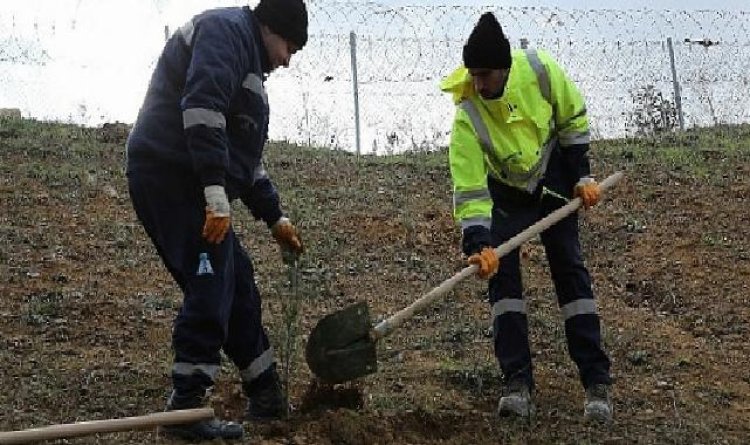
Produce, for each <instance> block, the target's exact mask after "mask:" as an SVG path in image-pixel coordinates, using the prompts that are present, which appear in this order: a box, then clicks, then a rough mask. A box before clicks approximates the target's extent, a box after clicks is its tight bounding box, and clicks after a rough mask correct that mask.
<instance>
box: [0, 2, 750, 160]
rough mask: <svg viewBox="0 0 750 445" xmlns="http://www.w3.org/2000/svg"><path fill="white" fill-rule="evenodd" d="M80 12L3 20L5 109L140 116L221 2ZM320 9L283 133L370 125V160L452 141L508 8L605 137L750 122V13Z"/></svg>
mask: <svg viewBox="0 0 750 445" xmlns="http://www.w3.org/2000/svg"><path fill="white" fill-rule="evenodd" d="M49 3H52V2H49ZM55 3H56V4H58V5H59V4H66V1H65V0H59V1H58V2H55ZM123 3H125V4H124V5H123ZM67 4H68V7H67V8H63V7H61V10H64V11H65V14H58V15H56V16H53V17H47V18H44V17H42V16H41V15H40V14H41V12H40V11H37V10H34V11H32V12H19V11H16V12H12V11H11V13H6V12H4V13H3V14H2V15H1V16H0V83H2V84H3V85H4V87H3V88H2V89H0V106H2V107H18V108H21V110H22V112H23V113H24V114H26V115H32V116H37V117H41V118H47V119H58V120H70V121H73V122H78V123H82V124H89V125H96V124H99V123H102V122H104V121H114V120H119V121H124V122H132V120H133V119H134V117H135V113H136V112H137V109H138V106H139V104H140V101H141V99H142V96H143V92H144V91H145V88H146V83H147V81H148V77H149V75H150V70H151V69H152V67H153V64H154V61H155V59H156V57H157V56H158V52H159V50H160V47H161V45H162V44H163V41H164V38H165V34H168V33H169V32H170V30H173V29H176V28H177V27H178V26H179V25H180V24H181V23H182V22H184V21H185V20H187V19H188V18H189V17H190V15H192V14H194V13H196V12H199V11H200V10H202V9H205V8H208V7H213V6H216V2H207V1H205V0H193V1H190V2H174V1H167V0H133V1H131V2H121V1H117V0H103V1H94V0H89V1H87V0H69V1H67ZM223 4H226V5H240V4H245V2H244V1H243V0H235V1H227V2H223ZM112 8H120V9H115V10H113V9H112ZM308 9H309V11H310V16H311V24H310V34H311V37H310V40H309V43H308V45H307V47H305V48H304V50H303V51H302V52H301V53H300V54H299V55H297V56H295V57H294V58H293V60H292V66H291V67H290V68H289V69H283V70H280V71H279V72H278V73H274V74H273V75H272V76H271V77H270V79H269V81H268V89H269V94H270V97H271V106H272V119H271V137H272V138H273V139H284V140H290V141H295V142H301V143H309V144H313V145H320V146H329V147H332V148H343V149H347V150H354V149H355V147H356V141H357V128H359V136H360V137H359V140H360V141H361V146H360V149H361V151H362V152H364V153H369V152H379V153H388V152H395V151H403V150H414V149H416V150H421V149H431V148H434V147H436V146H441V145H445V144H446V143H447V136H448V133H449V130H450V125H451V120H452V116H453V106H452V104H451V102H450V100H449V99H448V97H446V96H445V95H443V94H441V93H440V91H439V89H438V83H439V81H440V79H441V78H442V77H443V76H445V75H447V74H448V73H450V72H451V71H452V70H453V69H454V68H455V67H457V66H458V65H459V64H460V63H461V48H462V46H463V44H464V42H465V40H466V38H467V36H468V35H469V33H470V32H471V29H472V27H473V26H474V24H475V23H476V21H477V19H478V17H479V16H480V15H481V14H482V13H483V12H485V11H493V12H494V13H495V14H496V15H497V17H498V19H499V20H500V22H501V23H502V25H503V27H504V30H505V32H506V34H507V35H508V37H509V38H510V39H511V41H512V44H513V45H514V46H517V47H520V46H523V45H528V46H530V47H536V48H542V49H546V50H548V51H549V52H550V53H551V54H552V55H553V56H555V57H556V58H557V60H558V61H559V62H560V64H561V65H562V66H563V67H564V68H566V69H567V71H568V73H569V75H570V77H571V78H572V79H574V80H575V81H576V82H577V84H578V85H579V87H580V88H581V90H582V91H583V93H584V95H585V96H586V98H587V105H588V110H589V115H590V118H591V124H592V130H593V135H594V137H596V138H609V137H622V136H629V135H635V134H639V133H648V132H655V131H656V132H658V131H671V130H673V129H675V128H679V126H680V123H681V122H682V125H683V126H684V127H686V128H690V127H694V126H709V125H716V124H725V123H726V124H733V123H742V122H749V121H750V98H748V95H747V94H746V93H745V92H746V90H747V87H748V83H749V81H750V74H748V72H750V37H749V36H750V11H747V12H741V11H733V12H723V11H669V10H665V11H654V10H561V9H557V8H518V7H498V6H486V7H480V6H448V5H443V6H389V5H388V4H386V2H383V3H377V2H361V1H357V2H354V1H346V2H332V1H325V0H309V1H308ZM25 11H28V9H27V10H25ZM66 14H67V15H66ZM670 40H671V42H670ZM353 60H356V65H355V64H354V63H353ZM355 68H356V73H357V76H356V78H355V77H354V76H353V73H354V72H355ZM355 97H356V98H357V104H358V108H357V109H355ZM356 115H359V118H360V119H359V125H357V124H356V122H355V116H356Z"/></svg>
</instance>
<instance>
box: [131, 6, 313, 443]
mask: <svg viewBox="0 0 750 445" xmlns="http://www.w3.org/2000/svg"><path fill="white" fill-rule="evenodd" d="M307 24H308V16H307V9H306V7H305V4H304V3H303V0H260V3H259V4H258V5H257V6H256V7H255V8H254V9H251V8H249V7H247V6H246V7H231V8H220V9H213V10H208V11H205V12H203V13H201V14H198V15H197V16H195V17H193V18H192V19H191V20H190V21H189V22H188V23H187V24H186V25H184V26H183V27H182V28H180V29H179V30H178V31H177V32H176V33H175V34H174V35H173V36H172V37H171V38H170V39H169V41H168V42H167V43H166V45H165V48H164V50H163V52H162V54H161V57H160V58H159V60H158V63H157V65H156V69H155V71H154V73H153V76H152V78H151V83H150V85H149V88H148V91H147V93H146V97H145V100H144V103H143V106H142V107H141V109H140V112H139V114H138V119H137V121H136V123H135V125H134V127H133V131H132V133H131V135H130V137H129V139H128V144H127V158H128V160H127V176H128V185H129V189H130V196H131V199H132V202H133V207H134V209H135V212H136V214H137V216H138V219H139V220H140V221H141V223H142V224H143V226H144V228H145V230H146V232H147V233H148V235H149V237H150V238H151V240H152V241H153V243H154V245H155V247H156V250H157V251H158V253H159V255H160V257H161V259H162V261H163V262H164V264H165V265H166V267H167V269H168V270H169V272H170V273H171V274H172V276H173V277H174V279H175V281H177V284H178V285H179V286H180V289H181V290H182V292H183V294H184V300H183V305H182V308H181V309H180V312H179V314H178V315H177V318H176V320H175V323H174V330H173V334H172V346H173V348H174V363H173V366H172V383H173V391H172V393H171V395H170V397H169V400H168V402H167V409H168V410H179V409H189V408H197V407H200V406H202V405H203V404H204V403H205V400H204V399H205V398H206V394H207V390H208V389H209V388H210V387H212V386H213V384H214V380H215V379H216V377H217V373H218V371H219V367H220V357H221V355H220V353H221V351H222V350H223V351H224V353H225V354H226V355H227V356H228V357H229V359H231V361H232V362H233V363H234V364H235V365H236V366H237V368H238V369H239V372H240V376H241V379H242V386H243V389H244V391H245V394H246V395H247V397H248V400H249V403H248V408H247V418H248V419H268V418H277V417H280V416H281V415H283V413H284V412H285V411H286V410H285V407H284V406H283V403H284V402H283V400H284V399H283V396H282V391H281V385H280V381H279V376H278V373H277V370H276V362H275V359H274V356H273V350H272V348H271V347H270V345H269V340H268V336H267V334H266V332H265V329H264V327H263V324H262V318H261V301H260V294H259V293H258V289H257V288H256V285H255V278H254V272H253V265H252V262H251V260H250V257H249V256H248V254H247V253H246V252H245V250H244V249H243V247H242V246H241V245H240V242H239V240H238V239H237V237H236V235H235V233H234V231H233V230H232V223H231V207H230V202H232V200H234V199H236V198H239V199H241V200H242V202H243V203H244V204H245V205H246V206H247V207H248V209H249V210H250V212H251V213H252V215H253V216H254V217H255V218H256V219H260V220H263V221H264V222H265V223H266V224H267V225H268V227H269V228H270V232H271V234H272V236H273V237H274V238H275V239H276V241H277V242H278V243H279V244H280V246H281V249H282V253H283V254H284V257H285V258H287V259H295V258H296V256H298V255H299V254H301V253H302V252H303V246H302V241H301V238H300V234H299V232H298V231H297V229H296V228H295V227H294V225H292V224H291V222H290V221H289V219H288V218H286V217H285V216H284V214H283V213H282V210H281V206H280V202H279V195H278V193H277V191H276V189H275V187H274V185H273V183H272V182H271V180H270V178H269V176H268V174H267V173H266V170H265V169H264V167H263V162H262V155H263V147H264V145H265V142H266V139H267V136H268V120H269V105H268V96H267V94H266V90H265V88H264V80H265V77H266V75H267V74H269V73H271V72H272V71H274V70H275V69H276V68H278V67H280V66H284V67H286V66H288V65H289V60H290V59H291V57H292V55H293V54H295V53H296V52H297V51H299V50H300V49H301V48H302V47H303V46H304V45H305V43H306V42H307ZM163 431H164V432H165V433H167V434H169V435H172V436H177V437H180V438H183V439H187V440H211V439H216V438H220V439H239V438H241V437H242V436H243V427H242V425H241V424H237V423H233V422H226V421H222V420H219V419H216V418H214V419H211V420H206V421H201V422H197V423H192V424H187V425H177V426H171V427H168V428H164V429H163Z"/></svg>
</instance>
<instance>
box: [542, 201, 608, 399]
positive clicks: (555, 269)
mask: <svg viewBox="0 0 750 445" xmlns="http://www.w3.org/2000/svg"><path fill="white" fill-rule="evenodd" d="M563 204H564V202H562V200H560V199H559V198H555V197H551V196H549V197H545V198H544V199H543V200H542V210H543V213H544V214H545V215H546V214H549V213H551V212H552V211H554V210H555V209H556V208H558V207H560V206H561V205H563ZM541 238H542V243H543V244H544V248H545V252H546V255H547V261H548V262H549V266H550V271H551V274H552V280H553V281H554V284H555V292H556V294H557V301H558V304H559V306H560V308H561V310H562V314H563V318H564V320H565V337H566V340H567V343H568V352H569V353H570V356H571V358H572V359H573V361H574V362H575V363H576V365H577V366H578V371H579V375H580V378H581V383H582V384H583V386H584V387H585V388H587V387H589V386H590V385H592V384H595V383H606V384H609V383H610V377H609V368H610V362H609V358H608V357H607V355H606V353H605V352H604V350H603V349H602V344H601V327H600V322H599V315H598V314H597V310H596V304H595V302H594V294H593V292H592V290H591V278H590V276H589V272H588V270H587V269H586V266H585V264H584V261H583V254H582V253H581V245H580V241H579V236H578V214H577V213H574V214H572V215H569V216H568V217H566V218H565V219H563V220H562V221H560V222H558V223H557V224H555V225H554V226H552V227H550V228H549V229H547V230H546V231H545V232H544V233H542V235H541Z"/></svg>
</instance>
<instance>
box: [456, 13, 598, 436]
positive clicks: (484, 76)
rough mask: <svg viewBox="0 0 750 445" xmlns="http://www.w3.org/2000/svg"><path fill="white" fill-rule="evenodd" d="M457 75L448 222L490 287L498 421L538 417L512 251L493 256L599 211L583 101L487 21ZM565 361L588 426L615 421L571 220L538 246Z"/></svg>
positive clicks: (536, 54)
mask: <svg viewBox="0 0 750 445" xmlns="http://www.w3.org/2000/svg"><path fill="white" fill-rule="evenodd" d="M463 61H464V66H463V67H461V68H459V69H457V70H456V71H454V72H453V73H452V74H450V75H449V76H448V77H447V78H445V79H444V80H443V81H442V83H441V89H442V90H443V91H444V92H446V93H449V94H451V95H452V97H453V100H454V102H455V104H456V116H455V120H454V123H453V130H452V133H451V141H450V152H449V153H450V154H449V159H450V170H451V176H452V179H453V186H454V198H453V204H454V215H455V218H456V220H457V221H458V223H459V224H460V225H461V229H462V235H463V236H462V247H463V251H464V253H465V254H466V255H467V256H469V260H468V261H469V263H470V264H477V265H478V266H479V269H478V274H479V276H480V277H482V278H488V279H490V281H489V301H490V304H491V305H492V314H493V335H494V350H495V356H496V357H497V359H498V361H499V363H500V367H501V369H502V371H503V376H504V390H503V395H502V397H501V398H500V401H499V404H498V412H499V414H501V415H504V416H505V415H515V416H520V417H530V416H532V415H533V413H534V402H533V389H534V380H533V375H532V363H531V353H530V348H529V339H528V319H527V315H526V304H525V302H524V299H523V289H522V283H521V273H520V264H519V251H518V249H516V250H515V251H513V252H511V253H509V254H508V255H507V256H505V257H504V258H503V259H502V267H499V263H500V261H499V259H498V258H497V255H496V254H495V251H494V249H493V248H494V247H496V246H498V245H500V244H502V243H503V242H505V241H507V240H509V239H510V238H512V237H513V236H515V235H516V234H518V233H519V232H521V231H523V230H524V229H525V228H527V227H529V226H530V225H532V224H533V223H534V222H536V221H537V220H539V219H541V218H542V217H544V216H546V215H548V214H549V213H551V212H552V211H554V210H556V209H557V208H559V207H562V206H563V205H565V204H566V203H567V202H568V200H570V199H572V198H574V197H576V196H579V197H581V198H582V200H583V203H584V207H586V208H588V207H591V206H593V205H595V204H596V203H597V201H598V200H599V195H600V191H599V186H598V184H597V182H596V180H594V178H593V177H592V176H591V174H590V166H589V159H588V154H587V152H588V149H589V124H588V118H587V116H586V105H585V103H584V100H583V97H582V96H581V94H580V92H579V91H578V89H577V88H576V86H575V85H574V84H573V82H571V81H570V79H568V77H567V76H566V75H565V72H564V71H563V70H562V68H560V66H559V65H558V64H557V63H556V62H555V60H553V59H552V57H550V56H549V55H548V54H547V53H546V52H543V51H536V50H513V51H511V49H510V44H509V42H508V40H507V39H506V37H505V35H504V34H503V30H502V27H501V26H500V24H499V23H498V22H497V19H496V18H495V16H494V15H493V14H492V13H485V14H484V15H482V17H481V18H480V20H479V22H478V23H477V25H476V27H475V28H474V30H473V31H472V32H471V35H470V36H469V39H468V41H467V43H466V45H465V46H464V49H463ZM541 239H542V243H543V244H544V247H545V251H546V254H547V259H548V261H549V265H550V269H551V272H552V279H553V281H554V284H555V290H556V292H557V298H558V303H559V305H560V307H561V310H562V314H563V317H564V319H565V334H566V338H567V342H568V349H569V352H570V355H571V357H572V359H573V360H574V361H575V363H576V365H577V366H578V370H579V374H580V379H581V383H582V384H583V387H584V389H585V402H584V416H585V418H586V419H587V420H595V421H602V422H609V421H611V419H612V402H611V397H610V384H611V379H610V374H609V367H610V361H609V358H608V357H607V354H606V353H605V352H604V350H603V349H602V345H601V334H600V322H599V316H598V314H597V310H596V304H595V303H594V295H593V292H592V290H591V278H590V276H589V273H588V271H587V269H586V266H585V265H584V261H583V255H582V253H581V246H580V242H579V237H578V215H577V214H573V215H570V216H568V217H567V218H565V219H564V220H562V221H560V222H559V223H557V224H556V225H555V226H553V227H551V228H550V229H548V230H547V231H545V232H544V233H542V235H541Z"/></svg>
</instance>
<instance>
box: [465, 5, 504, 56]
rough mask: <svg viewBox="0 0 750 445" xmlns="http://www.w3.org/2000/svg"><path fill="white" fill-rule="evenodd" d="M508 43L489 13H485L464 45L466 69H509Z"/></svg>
mask: <svg viewBox="0 0 750 445" xmlns="http://www.w3.org/2000/svg"><path fill="white" fill-rule="evenodd" d="M510 63H511V57H510V42H508V39H506V38H505V34H503V28H502V27H501V26H500V24H499V23H498V22H497V19H496V18H495V16H494V15H493V14H492V13H491V12H485V13H484V14H482V17H480V18H479V22H477V25H476V26H475V27H474V30H473V31H471V35H469V40H468V41H467V42H466V45H464V66H465V67H466V68H490V69H501V68H510Z"/></svg>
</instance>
